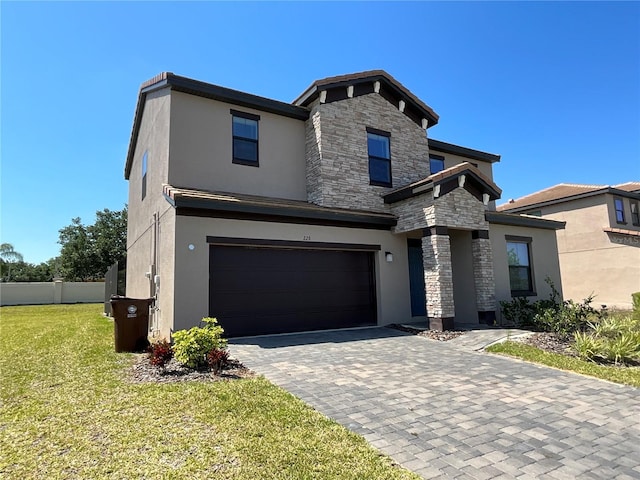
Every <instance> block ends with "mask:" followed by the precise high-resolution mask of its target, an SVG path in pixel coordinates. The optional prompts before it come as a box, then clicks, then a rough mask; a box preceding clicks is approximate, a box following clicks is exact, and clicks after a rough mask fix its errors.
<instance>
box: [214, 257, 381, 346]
mask: <svg viewBox="0 0 640 480" xmlns="http://www.w3.org/2000/svg"><path fill="white" fill-rule="evenodd" d="M373 278H374V277H373V258H372V254H371V253H370V252H359V251H358V252H353V251H347V252H342V251H328V250H324V251H323V250H291V249H289V250H286V249H275V248H247V247H235V246H234V247H230V246H229V247H227V246H212V247H211V254H210V315H212V316H216V317H218V319H219V320H220V323H221V324H222V326H223V327H224V328H225V332H226V333H227V335H229V336H239V335H256V334H265V333H283V332H293V331H303V330H316V329H326V328H341V327H355V326H366V325H375V324H376V307H375V305H376V302H375V294H374V280H373Z"/></svg>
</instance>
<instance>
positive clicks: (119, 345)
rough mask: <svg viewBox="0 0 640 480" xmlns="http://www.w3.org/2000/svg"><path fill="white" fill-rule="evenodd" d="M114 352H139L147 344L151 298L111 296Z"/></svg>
mask: <svg viewBox="0 0 640 480" xmlns="http://www.w3.org/2000/svg"><path fill="white" fill-rule="evenodd" d="M110 303H111V312H112V315H113V320H114V326H115V328H114V330H115V344H116V352H140V351H143V350H145V349H146V348H147V347H148V346H149V340H148V338H147V335H148V334H149V307H150V306H151V304H152V303H153V298H128V297H121V296H118V295H112V296H111V300H110Z"/></svg>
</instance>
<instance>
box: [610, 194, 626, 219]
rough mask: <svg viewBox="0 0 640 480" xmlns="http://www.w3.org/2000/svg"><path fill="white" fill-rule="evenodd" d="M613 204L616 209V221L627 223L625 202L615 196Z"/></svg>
mask: <svg viewBox="0 0 640 480" xmlns="http://www.w3.org/2000/svg"><path fill="white" fill-rule="evenodd" d="M613 205H614V206H615V209H616V222H618V223H627V222H625V221H624V203H622V199H621V198H614V199H613Z"/></svg>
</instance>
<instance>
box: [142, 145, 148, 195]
mask: <svg viewBox="0 0 640 480" xmlns="http://www.w3.org/2000/svg"><path fill="white" fill-rule="evenodd" d="M148 154H149V152H148V151H145V152H144V155H143V156H142V200H144V197H146V196H147V161H148Z"/></svg>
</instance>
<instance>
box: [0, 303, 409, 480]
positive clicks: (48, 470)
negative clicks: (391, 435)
mask: <svg viewBox="0 0 640 480" xmlns="http://www.w3.org/2000/svg"><path fill="white" fill-rule="evenodd" d="M100 312H101V306H100V305H56V306H36V307H2V308H1V309H0V374H1V379H2V384H1V386H0V400H1V402H2V403H0V477H2V478H7V479H20V480H26V479H31V478H46V479H57V478H60V479H63V478H64V479H68V478H82V479H87V478H91V479H101V478H118V479H120V478H122V479H125V478H126V479H130V478H131V479H133V478H148V479H160V478H167V479H174V478H175V479H179V478H188V479H200V478H201V479H205V478H206V479H210V478H221V479H222V478H224V479H251V480H254V479H268V478H277V479H296V480H297V479H307V478H309V479H311V478H313V479H322V478H327V479H335V478H340V479H343V478H344V479H349V478H352V479H376V478H378V479H385V480H386V479H417V478H418V477H417V476H415V475H413V474H412V473H410V472H408V471H406V470H404V469H401V468H399V467H397V466H394V465H393V463H392V462H391V460H390V459H389V458H387V457H384V456H381V455H380V454H379V453H378V452H377V451H376V450H374V449H373V448H371V447H370V446H369V445H368V444H367V443H366V442H365V441H364V439H363V438H362V437H360V436H358V435H355V434H353V433H350V432H348V431H347V430H346V429H344V428H343V427H341V426H340V425H338V424H337V423H335V422H333V421H331V420H329V419H327V418H326V417H323V416H322V415H320V414H319V413H317V412H316V411H314V410H312V409H311V408H309V407H307V406H306V405H305V404H303V403H302V402H301V401H299V400H298V399H296V398H295V397H293V396H292V395H290V394H288V393H287V392H285V391H283V390H282V389H280V388H278V387H275V386H274V385H272V384H270V383H269V382H268V381H266V380H264V379H263V378H254V379H244V380H235V381H228V382H214V383H204V382H191V383H173V384H162V385H161V384H132V383H129V382H127V380H126V373H125V372H126V370H127V369H128V368H129V366H130V365H131V362H132V356H131V355H129V354H116V353H115V352H114V351H113V350H114V348H113V324H112V322H111V321H110V320H108V319H105V318H104V317H102V315H101V313H100Z"/></svg>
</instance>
